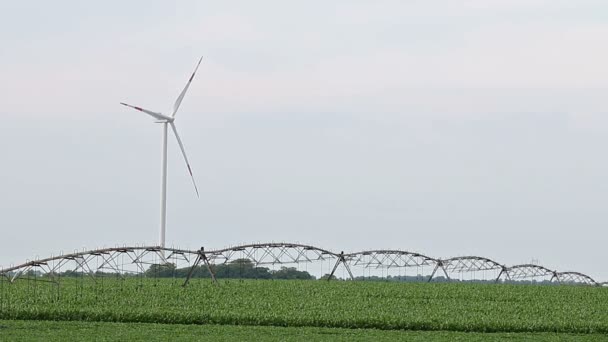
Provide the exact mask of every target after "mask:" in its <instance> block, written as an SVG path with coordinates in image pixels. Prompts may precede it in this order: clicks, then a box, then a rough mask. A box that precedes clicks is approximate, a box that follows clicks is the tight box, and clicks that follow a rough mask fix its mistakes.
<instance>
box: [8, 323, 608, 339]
mask: <svg viewBox="0 0 608 342" xmlns="http://www.w3.org/2000/svg"><path fill="white" fill-rule="evenodd" d="M0 340H3V341H176V340H177V341H307V342H308V341H412V342H417V341H421V342H423V341H471V342H485V341H539V342H543V341H547V342H549V341H551V342H553V341H588V342H591V341H605V340H606V336H605V335H599V334H586V335H580V334H579V335H577V334H556V333H485V334H484V333H464V332H447V331H400V330H374V329H340V328H315V327H312V328H311V327H301V328H289V327H287V328H285V327H259V326H235V325H183V324H154V323H107V322H52V321H0Z"/></svg>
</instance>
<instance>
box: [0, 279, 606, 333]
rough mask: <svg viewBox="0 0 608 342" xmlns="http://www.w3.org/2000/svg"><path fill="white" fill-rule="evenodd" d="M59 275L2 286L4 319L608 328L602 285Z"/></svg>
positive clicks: (555, 329) (540, 329)
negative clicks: (189, 279) (57, 282)
mask: <svg viewBox="0 0 608 342" xmlns="http://www.w3.org/2000/svg"><path fill="white" fill-rule="evenodd" d="M180 284H181V282H178V281H176V280H172V279H127V280H120V279H98V280H97V281H96V282H93V281H92V280H90V279H88V278H84V279H83V280H77V279H64V280H63V281H62V282H61V284H60V285H55V284H52V283H43V284H41V283H38V282H34V281H31V282H28V281H18V282H16V283H14V284H7V283H4V284H1V286H0V319H45V320H84V321H112V322H150V323H186V324H210V323H211V324H238V325H241V324H247V325H269V326H314V327H340V328H376V329H415V330H451V331H477V332H571V333H608V304H607V303H608V289H606V288H599V287H576V286H514V285H489V284H456V283H446V284H423V283H378V282H339V281H336V282H330V283H328V282H321V281H282V280H281V281H278V280H232V281H222V282H220V286H215V285H213V284H212V283H211V282H210V281H209V280H198V279H196V280H193V282H191V283H190V284H189V286H187V287H185V288H184V287H181V286H180Z"/></svg>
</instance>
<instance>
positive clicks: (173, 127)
mask: <svg viewBox="0 0 608 342" xmlns="http://www.w3.org/2000/svg"><path fill="white" fill-rule="evenodd" d="M169 123H170V124H171V129H172V130H173V133H175V139H177V144H178V145H179V148H180V150H182V155H183V156H184V160H185V161H186V166H187V167H188V173H190V178H192V184H193V185H194V190H195V191H196V197H200V196H199V194H198V187H197V186H196V182H195V181H194V175H193V174H192V168H190V162H188V157H187V156H186V149H184V144H182V139H180V138H179V134H177V128H176V127H175V124H174V123H173V122H169Z"/></svg>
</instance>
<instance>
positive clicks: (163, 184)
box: [120, 57, 203, 247]
mask: <svg viewBox="0 0 608 342" xmlns="http://www.w3.org/2000/svg"><path fill="white" fill-rule="evenodd" d="M202 60H203V57H201V59H199V61H198V64H197V65H196V68H195V69H194V72H193V73H192V76H190V79H189V80H188V83H186V86H185V87H184V90H182V92H181V94H179V96H178V97H177V100H175V104H174V105H173V110H172V112H171V115H164V114H162V113H160V112H153V111H151V110H147V109H143V108H141V107H136V106H132V105H130V104H126V103H123V102H121V103H120V104H121V105H123V106H127V107H131V108H133V109H136V110H138V111H140V112H144V113H146V114H148V115H150V116H151V117H153V118H155V119H157V120H158V121H156V123H160V124H162V126H163V138H162V152H161V156H162V157H161V178H160V179H161V181H160V246H161V247H165V230H166V222H167V130H168V126H169V125H170V126H171V129H172V130H173V133H174V134H175V139H177V144H178V145H179V148H180V149H181V150H182V155H183V156H184V160H185V161H186V166H187V167H188V172H189V173H190V177H191V178H192V184H194V190H195V191H196V196H197V197H198V188H197V187H196V182H195V181H194V176H193V175H192V168H190V163H189V162H188V157H187V156H186V150H185V149H184V144H182V140H181V139H180V138H179V134H177V128H176V127H175V114H176V113H177V110H178V109H179V105H180V104H181V103H182V100H183V99H184V95H186V92H187V91H188V87H190V83H192V79H193V78H194V75H195V74H196V70H198V66H199V65H201V61H202Z"/></svg>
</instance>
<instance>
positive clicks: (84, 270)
mask: <svg viewBox="0 0 608 342" xmlns="http://www.w3.org/2000/svg"><path fill="white" fill-rule="evenodd" d="M239 259H241V260H242V259H247V260H249V261H250V262H251V263H253V265H255V266H256V267H259V266H263V265H299V264H309V263H317V262H321V263H322V262H324V261H328V262H329V263H332V262H333V268H332V270H331V273H329V276H328V277H327V279H328V280H331V279H332V278H333V276H334V275H335V272H336V270H337V269H338V267H339V266H340V265H341V266H342V267H343V268H344V270H346V272H347V273H348V275H349V278H350V279H352V280H355V276H354V275H353V272H352V268H356V267H358V268H363V269H364V270H390V269H407V268H420V267H425V266H426V267H430V268H431V269H432V272H431V274H430V276H428V277H425V280H426V281H429V282H430V281H433V280H435V279H437V275H438V274H440V275H442V277H443V278H444V279H447V280H454V279H455V278H454V276H458V275H459V274H463V273H472V274H475V273H476V272H483V273H484V274H485V272H495V273H496V274H497V276H496V277H495V278H491V279H493V281H494V282H514V281H545V282H550V283H559V284H584V285H597V286H606V285H608V283H606V282H604V283H600V282H597V281H596V280H595V279H593V278H592V277H590V276H588V275H586V274H583V273H580V272H574V271H566V272H558V271H555V270H551V269H549V268H546V267H544V266H541V265H536V264H521V265H514V266H506V265H504V264H502V263H499V262H497V261H495V260H492V259H489V258H485V257H480V256H459V257H453V258H447V259H438V258H433V257H430V256H426V255H423V254H420V253H415V252H410V251H406V250H384V249H380V250H365V251H360V252H353V253H344V252H340V253H336V252H332V251H330V250H327V249H323V248H319V247H315V246H312V245H304V244H299V243H288V242H271V243H256V244H246V245H238V246H232V247H227V248H223V249H215V250H205V249H204V248H201V249H199V250H185V249H176V248H163V247H159V246H131V247H128V246H123V247H113V248H102V249H96V250H83V251H80V252H74V253H70V254H60V255H57V256H51V257H48V258H44V259H36V260H31V261H27V262H25V263H23V264H20V265H16V266H11V267H7V268H0V280H4V281H9V282H11V283H12V282H15V281H16V280H19V279H26V278H27V279H30V278H31V277H30V275H31V273H35V274H42V275H46V277H45V281H51V282H58V281H59V278H60V277H59V274H60V273H61V272H65V271H68V270H69V271H71V272H79V273H80V274H87V275H88V276H90V277H91V278H93V279H95V278H96V276H97V275H98V274H100V272H102V273H103V272H105V273H106V274H107V273H111V274H116V275H117V276H120V277H123V276H126V275H128V274H144V273H145V272H146V269H147V268H149V267H150V266H151V265H163V264H167V263H170V264H173V265H174V266H175V267H182V268H190V271H189V272H188V275H187V276H186V277H185V281H184V285H186V284H187V283H188V281H189V280H190V278H191V277H192V273H193V271H194V269H195V268H196V267H197V266H201V267H202V266H203V265H204V266H205V267H206V269H207V270H208V271H209V273H210V274H211V278H212V280H213V281H215V282H216V275H215V273H214V271H213V269H214V267H215V266H216V265H221V264H228V263H231V262H234V261H236V260H239ZM486 279H487V278H486Z"/></svg>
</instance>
